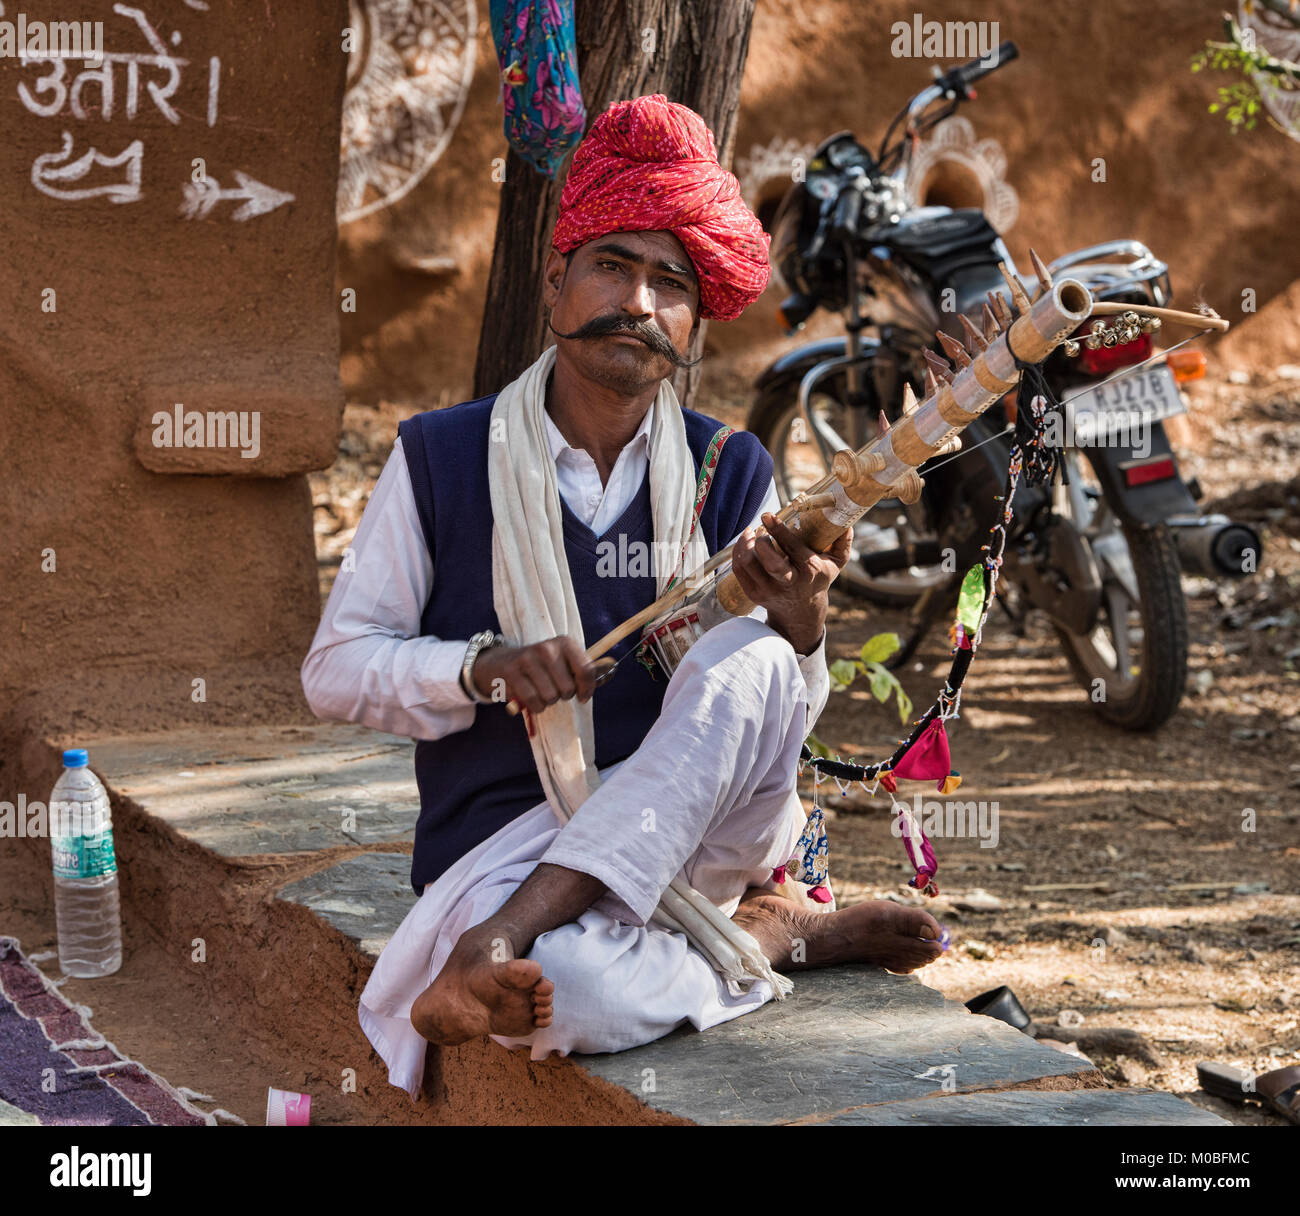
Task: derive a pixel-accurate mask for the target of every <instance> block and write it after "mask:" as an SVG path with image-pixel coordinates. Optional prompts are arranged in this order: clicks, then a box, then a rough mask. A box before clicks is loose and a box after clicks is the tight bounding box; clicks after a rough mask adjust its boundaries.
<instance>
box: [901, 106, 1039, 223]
mask: <svg viewBox="0 0 1300 1216" xmlns="http://www.w3.org/2000/svg"><path fill="white" fill-rule="evenodd" d="M945 163H946V164H950V165H958V166H960V167H961V168H962V169H964V170H966V172H968V173H970V174H971V175H972V176H973V177H974V178H975V181H976V182H977V183H978V184H979V188H980V191H981V192H982V194H983V196H984V201H983V203H982V204H981V209H982V210H983V212H984V215H985V218H986V219H987V220H988V222H989V223H990V224H991V225H992V226H993V229H994V231H995V232H998V233H1005V232H1009V231H1010V230H1011V228H1012V226H1013V225H1014V224H1015V222H1016V220H1017V219H1018V218H1019V216H1020V196H1019V195H1018V194H1017V193H1016V192H1015V189H1014V187H1012V186H1011V185H1010V184H1009V183H1008V182H1007V180H1006V172H1007V154H1006V153H1005V152H1004V151H1003V150H1002V145H1001V144H1000V143H998V141H997V140H996V139H981V140H976V138H975V128H974V126H972V125H971V122H970V119H968V118H963V117H962V116H961V115H960V114H957V115H954V116H953V117H952V118H945V119H944V120H943V122H941V123H940V124H939V125H938V126H937V127H935V129H934V135H933V136H932V137H931V138H930V139H923V140H922V141H921V142H920V143H919V144H918V145H917V147H916V151H915V152H913V153H912V164H911V167H910V168H909V169H908V173H907V183H906V187H905V189H906V191H907V197H908V198H909V199H910V200H911V201H912V202H914V203H921V202H924V201H925V200H924V199H923V198H922V197H921V192H922V191H923V190H924V188H925V182H926V178H927V177H929V176H930V174H931V172H932V171H933V170H934V169H936V168H938V167H940V166H942V165H944V164H945Z"/></svg>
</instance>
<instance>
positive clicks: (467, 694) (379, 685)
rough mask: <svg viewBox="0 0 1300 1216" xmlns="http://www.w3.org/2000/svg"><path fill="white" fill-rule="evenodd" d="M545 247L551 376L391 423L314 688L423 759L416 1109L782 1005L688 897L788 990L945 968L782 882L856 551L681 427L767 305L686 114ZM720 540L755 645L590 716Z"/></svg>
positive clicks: (900, 911) (642, 103)
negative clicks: (688, 1026) (503, 1065)
mask: <svg viewBox="0 0 1300 1216" xmlns="http://www.w3.org/2000/svg"><path fill="white" fill-rule="evenodd" d="M553 245H554V248H553V250H552V251H551V253H550V255H549V256H548V259H547V262H546V265H545V268H544V281H543V299H544V303H545V304H546V306H547V308H548V310H549V313H550V326H551V329H552V331H553V332H554V333H555V335H556V344H555V346H553V347H550V348H548V350H547V351H546V352H544V353H543V355H542V356H541V358H539V359H538V360H537V362H536V363H534V364H533V366H532V367H530V368H529V369H528V370H527V371H525V372H524V374H523V375H522V376H520V377H519V379H517V380H516V381H514V382H513V383H511V384H510V385H508V386H507V387H506V388H504V389H503V390H501V392H500V393H499V394H495V395H494V396H492V397H488V398H484V399H482V400H480V401H474V402H467V403H465V404H463V405H459V406H455V407H452V408H451V409H447V410H441V411H435V412H432V413H427V414H421V415H418V416H416V417H415V418H412V419H409V420H408V421H407V422H405V423H403V424H402V427H401V428H400V431H399V438H398V441H397V443H396V444H395V445H394V451H393V455H392V457H391V458H390V460H389V462H388V465H387V466H386V468H385V469H384V472H383V474H382V475H381V477H380V479H379V482H378V484H377V485H376V487H375V491H374V494H373V495H372V497H371V500H370V503H369V505H368V506H367V508H366V511H365V513H364V515H363V517H362V520H361V523H360V525H359V527H358V529H357V535H356V538H355V540H354V542H353V545H352V551H353V554H354V556H355V558H356V562H355V568H354V569H352V570H348V571H342V572H340V574H339V576H338V580H337V581H336V583H335V586H334V589H333V591H332V592H331V595H330V600H329V604H328V605H327V607H326V611H325V615H324V618H323V620H322V621H321V625H320V628H319V630H318V631H317V635H316V638H315V641H314V642H313V645H312V649H311V652H310V653H309V654H308V656H307V658H306V660H305V662H304V664H303V685H304V689H305V691H306V693H307V697H308V700H309V702H310V704H311V705H312V708H313V709H314V710H315V712H316V713H317V714H319V715H320V716H322V717H327V718H335V719H344V720H350V721H358V722H363V723H365V724H367V725H369V726H373V727H375V728H377V729H381V730H388V731H393V732H397V733H402V734H407V735H410V736H412V737H415V738H416V739H418V740H420V742H419V743H418V744H417V748H416V776H417V781H418V784H419V787H420V799H421V811H420V818H419V822H418V824H417V827H416V838H415V851H414V858H413V865H412V882H413V885H414V887H415V889H416V891H417V893H419V894H420V898H419V900H418V901H417V902H416V904H415V906H414V908H412V910H411V912H410V913H409V914H408V916H407V917H406V919H405V920H404V921H403V923H402V925H401V926H400V927H399V929H398V931H397V932H396V934H395V935H394V936H393V938H392V940H391V941H390V942H389V943H388V945H387V946H386V947H385V949H384V951H383V954H382V955H381V957H380V959H379V962H378V964H377V965H376V967H375V971H374V974H373V975H372V977H371V979H370V982H369V984H368V985H367V987H366V990H365V992H364V994H363V996H362V1001H361V1010H360V1017H361V1023H362V1026H363V1028H364V1029H365V1031H366V1034H367V1035H368V1037H369V1038H370V1040H371V1042H372V1043H373V1044H374V1046H375V1048H376V1050H377V1051H378V1052H379V1054H380V1055H381V1056H382V1057H383V1058H384V1060H385V1062H386V1063H387V1065H388V1067H389V1076H390V1079H391V1080H392V1081H393V1083H394V1084H396V1085H400V1086H402V1087H403V1088H404V1089H407V1090H408V1091H409V1092H411V1093H412V1094H414V1093H416V1092H417V1091H418V1089H419V1087H420V1081H421V1076H422V1073H423V1064H424V1054H425V1049H426V1045H427V1043H428V1042H434V1043H439V1044H454V1043H460V1042H464V1041H466V1040H468V1039H472V1038H476V1037H479V1036H483V1035H491V1036H493V1037H494V1038H496V1039H497V1041H499V1042H501V1043H503V1044H505V1045H507V1046H512V1047H513V1046H529V1047H530V1048H531V1050H532V1054H533V1056H534V1058H539V1059H540V1058H543V1057H545V1056H546V1055H548V1054H549V1053H551V1052H559V1053H561V1054H563V1053H567V1052H570V1051H577V1052H599V1051H617V1050H622V1049H624V1048H628V1047H632V1046H636V1045H638V1044H641V1043H645V1042H648V1041H650V1040H652V1039H654V1038H657V1037H659V1036H660V1035H663V1034H665V1033H667V1032H668V1031H669V1030H671V1029H672V1028H673V1027H675V1026H678V1025H681V1024H682V1023H684V1022H687V1021H689V1022H691V1023H692V1024H694V1025H695V1026H696V1027H698V1028H700V1029H703V1028H705V1027H707V1026H711V1025H715V1024H717V1023H718V1022H722V1021H725V1020H727V1019H729V1018H733V1017H736V1016H738V1015H740V1014H743V1013H745V1012H747V1011H749V1010H751V1009H754V1008H757V1007H758V1006H759V1005H761V1004H763V1003H764V1002H765V1001H767V1000H769V999H771V997H772V995H773V987H772V983H771V982H769V980H767V979H761V978H760V979H753V980H752V981H749V982H740V981H738V980H737V978H736V977H735V976H734V975H728V976H724V975H722V974H719V971H718V970H717V968H716V967H715V961H711V960H710V958H708V957H706V955H705V954H704V953H702V952H701V951H700V950H698V949H696V948H695V946H694V945H693V944H692V942H691V941H690V940H688V938H687V936H686V935H684V934H683V933H680V932H674V931H671V930H670V929H668V928H665V927H662V925H661V924H660V923H659V920H660V919H661V917H657V916H656V908H657V906H658V905H659V903H660V900H661V898H663V897H664V894H665V891H666V889H667V888H668V886H669V884H670V883H674V880H679V881H682V880H684V882H685V883H687V884H689V887H690V888H693V889H694V891H695V892H698V893H699V896H700V897H702V898H703V899H704V900H706V901H708V903H710V904H712V905H714V906H715V907H716V908H717V909H718V910H720V911H721V913H723V914H724V915H725V916H727V917H730V918H731V919H732V922H733V924H734V925H735V926H738V927H741V928H743V929H744V930H746V931H747V932H748V934H749V935H750V936H751V937H752V938H753V939H754V940H755V941H756V942H757V944H758V947H759V948H760V949H761V950H762V952H763V953H764V954H765V955H766V956H767V959H768V960H769V961H770V962H771V964H772V966H773V967H774V968H775V969H776V970H777V971H780V970H782V969H799V968H803V967H817V966H826V965H829V964H833V963H838V962H845V961H852V960H860V961H867V962H876V963H879V964H881V965H883V966H885V967H888V968H890V969H891V970H895V971H910V970H913V969H915V968H917V967H920V966H922V965H924V964H925V963H928V962H930V961H932V960H933V959H935V958H936V957H938V955H939V953H940V949H939V946H938V944H937V941H936V940H935V939H937V938H938V936H939V926H938V925H937V923H936V922H935V921H934V919H933V918H932V917H930V916H929V915H928V914H927V913H925V912H922V911H920V910H917V909H907V908H902V907H898V906H897V905H894V904H891V903H885V902H877V903H865V904H861V905H857V906H855V907H851V908H846V909H840V910H828V908H833V905H825V904H818V903H815V902H813V901H812V900H810V899H809V898H808V897H807V894H806V890H805V889H804V888H802V887H801V886H800V884H797V883H795V881H794V880H793V879H787V880H785V881H784V882H782V881H780V875H781V874H782V873H783V870H784V867H785V866H786V865H787V863H790V862H791V861H797V860H798V856H797V853H798V845H799V841H800V837H801V835H802V834H803V831H804V827H805V816H804V812H803V808H802V805H801V803H800V800H799V797H798V795H797V793H796V788H795V781H796V773H797V764H798V756H799V749H800V745H801V743H802V741H803V738H804V736H805V735H806V733H807V731H808V729H809V728H810V726H811V724H812V722H813V721H815V719H816V717H817V715H818V714H819V713H820V711H821V709H822V707H823V706H824V704H825V701H826V696H827V692H828V689H829V678H828V675H827V671H826V660H825V650H824V646H825V620H826V613H827V596H828V589H829V587H830V584H831V581H832V580H833V578H834V577H835V576H836V574H837V573H838V572H839V570H840V569H841V568H842V567H843V565H844V563H845V562H846V561H847V559H848V555H849V545H850V533H849V532H848V531H846V532H845V533H844V534H843V535H842V536H841V537H840V538H839V540H838V542H837V543H836V545H835V546H834V547H833V548H832V549H831V551H830V552H829V553H826V554H817V553H814V552H812V551H811V550H810V549H809V548H808V547H807V546H806V545H804V544H803V543H802V542H801V541H800V539H799V535H798V533H796V532H793V531H791V530H790V529H789V528H787V527H785V526H784V525H782V524H781V523H780V522H779V521H778V520H777V519H776V518H775V516H774V515H773V514H772V512H773V511H774V510H775V509H776V508H777V506H778V500H777V496H776V491H775V486H774V484H773V482H772V462H771V458H770V457H769V456H768V455H767V453H766V452H765V451H764V450H763V448H762V447H761V445H760V444H759V443H758V442H757V441H756V440H755V439H754V438H753V437H752V436H751V435H748V434H746V433H737V434H729V433H728V432H727V430H726V428H720V427H719V424H718V423H717V422H716V421H714V420H713V419H709V418H706V417H705V416H704V415H701V414H698V413H695V412H694V411H690V410H684V409H682V408H681V407H680V406H679V405H678V404H677V401H676V397H675V395H674V394H673V391H672V388H671V385H670V384H669V382H668V380H667V377H669V376H670V375H671V374H672V372H673V370H674V369H675V368H676V367H679V366H682V365H683V364H684V363H685V362H686V356H685V352H686V351H687V350H688V349H689V348H690V344H691V340H692V337H693V335H694V333H695V331H696V326H697V324H698V321H699V319H700V318H701V317H714V318H718V319H721V320H728V319H731V318H733V317H735V316H738V315H739V314H740V313H741V312H742V311H743V310H744V308H745V307H746V306H747V305H748V304H749V303H750V302H752V300H753V299H754V298H756V297H757V295H758V294H759V293H760V292H761V291H762V289H763V287H764V286H765V285H766V282H767V278H768V273H769V271H768V265H767V238H766V236H765V235H764V234H763V232H762V230H761V228H760V226H759V224H758V221H757V220H756V218H755V217H754V216H753V214H752V213H751V212H750V211H749V210H748V208H746V207H745V205H744V203H743V202H742V201H741V199H740V197H739V187H738V184H737V183H736V180H735V178H734V177H733V176H732V175H731V174H729V173H727V172H726V171H724V170H723V169H721V168H720V166H719V165H718V164H717V158H716V153H715V150H714V145H713V139H712V136H711V134H710V133H709V131H708V129H707V128H706V127H705V126H704V124H703V122H702V120H701V119H700V118H699V116H698V115H696V114H694V113H693V112H692V111H690V110H688V109H686V108H685V107H683V106H678V105H674V104H672V103H669V102H667V101H666V99H665V98H663V97H662V96H660V95H655V96H653V97H642V98H637V99H635V100H634V101H629V102H620V103H616V104H615V105H613V106H611V107H610V109H609V110H608V111H607V112H606V113H605V114H603V115H601V116H600V118H598V119H597V120H596V122H595V123H594V124H593V126H592V128H591V131H590V132H589V134H588V135H587V137H586V139H584V141H583V143H582V144H581V145H580V147H579V149H578V150H577V152H576V153H575V155H574V160H573V163H572V166H571V168H570V171H569V176H568V178H567V181H566V184H565V188H564V193H563V196H562V200H561V208H560V217H559V220H558V222H557V225H556V230H555V234H554V238H553ZM759 523H762V525H763V526H764V528H765V533H764V534H762V535H758V534H756V531H755V529H756V527H757V525H758V524H759ZM733 538H734V539H735V540H736V545H735V552H734V555H733V559H732V561H733V565H732V568H733V571H734V573H735V576H736V578H737V580H738V582H739V584H740V586H741V589H742V590H743V591H744V592H745V593H746V595H748V596H749V598H750V599H751V600H752V601H753V602H754V603H755V604H756V605H757V606H758V607H757V608H756V609H755V611H754V612H753V614H751V615H750V616H747V617H737V618H732V619H729V620H727V621H725V622H724V623H722V624H720V625H717V626H715V627H714V628H713V629H711V630H709V631H708V632H707V633H705V634H704V635H703V636H702V637H700V638H699V640H697V641H696V642H695V643H694V644H693V645H691V646H690V648H689V649H688V650H687V651H686V652H685V654H684V656H682V658H681V660H680V663H679V664H678V666H677V668H676V670H675V671H674V672H673V673H672V676H671V679H668V680H666V681H665V680H664V679H662V678H661V679H659V680H655V679H654V678H652V676H651V674H650V673H649V671H648V670H647V669H646V668H645V667H643V666H641V665H640V664H638V663H637V662H636V661H635V660H633V659H629V660H628V661H627V662H623V663H620V664H619V666H618V667H617V668H616V670H615V672H614V675H613V677H612V678H611V679H609V680H608V681H607V682H605V683H602V684H601V685H600V687H596V683H595V670H594V668H593V665H592V663H591V662H590V661H588V659H587V657H586V654H585V651H584V647H585V646H586V645H589V644H590V643H591V642H592V641H594V640H595V639H596V638H599V637H601V636H603V635H604V634H605V633H607V632H608V631H609V630H611V629H612V628H614V627H615V626H616V625H618V624H620V623H621V622H623V621H624V620H626V619H628V618H630V617H632V616H633V615H635V614H636V613H637V612H638V611H640V610H642V609H644V608H645V607H646V606H647V605H649V604H650V603H652V602H653V601H654V600H655V599H656V598H657V597H658V595H659V594H661V593H662V592H663V590H664V589H665V587H666V585H667V584H668V583H669V582H670V581H671V580H672V579H673V578H674V577H675V576H680V575H682V574H687V573H689V572H690V571H692V570H694V569H695V568H697V567H698V566H699V565H700V564H701V563H702V562H703V561H705V560H706V559H707V557H708V556H709V555H710V554H713V553H716V552H717V551H718V550H719V549H721V548H723V547H725V545H726V544H728V543H729V542H730V541H731V540H732V539H733ZM647 555H649V557H648V558H647ZM498 630H500V631H501V633H498V632H497V631H498ZM503 635H504V636H503ZM467 638H468V639H469V641H466V640H465V639H467ZM452 639H460V640H452ZM636 644H637V638H636V637H631V638H628V639H626V640H625V641H624V642H621V643H620V644H619V645H618V646H616V647H615V648H614V649H613V650H612V651H611V652H610V653H611V655H612V657H614V658H615V659H620V658H623V657H625V656H627V654H628V652H629V650H631V649H632V648H634V647H635V646H636ZM507 702H513V703H514V704H515V705H516V706H518V707H521V708H522V709H523V713H522V714H521V715H519V716H512V715H511V714H510V713H508V712H507V707H506V703H507ZM677 885H678V883H674V888H675V889H676V886H677ZM768 974H769V975H770V972H769V973H768Z"/></svg>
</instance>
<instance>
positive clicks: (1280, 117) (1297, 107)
mask: <svg viewBox="0 0 1300 1216" xmlns="http://www.w3.org/2000/svg"><path fill="white" fill-rule="evenodd" d="M1237 24H1238V25H1239V26H1241V28H1242V30H1243V31H1244V30H1250V31H1252V32H1253V33H1254V35H1255V45H1256V46H1257V47H1259V49H1260V50H1262V51H1266V52H1267V53H1268V54H1270V55H1272V56H1273V57H1274V58H1276V59H1284V60H1286V61H1287V62H1288V63H1300V29H1296V27H1295V26H1294V25H1291V24H1290V23H1289V22H1287V21H1284V20H1283V19H1282V18H1281V17H1279V16H1277V15H1276V14H1274V13H1270V12H1269V11H1268V10H1267V9H1266V8H1265V7H1264V6H1263V5H1262V4H1254V5H1251V6H1250V9H1249V11H1248V10H1247V6H1246V5H1245V4H1244V3H1239V4H1238V6H1237ZM1251 79H1252V80H1253V81H1254V82H1255V85H1256V87H1257V88H1258V89H1259V95H1260V97H1261V98H1262V99H1263V102H1264V108H1265V109H1266V110H1268V112H1269V113H1270V114H1271V115H1272V116H1273V118H1274V119H1275V120H1276V121H1277V124H1278V126H1280V127H1281V128H1282V129H1283V130H1284V131H1285V132H1286V133H1287V134H1288V135H1289V136H1290V137H1291V138H1292V139H1294V140H1298V141H1300V89H1284V88H1280V87H1279V86H1278V84H1277V81H1276V80H1275V79H1274V78H1273V77H1272V76H1270V75H1269V74H1268V73H1267V72H1253V73H1251Z"/></svg>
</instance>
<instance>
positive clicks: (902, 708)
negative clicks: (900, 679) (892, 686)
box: [898, 684, 912, 723]
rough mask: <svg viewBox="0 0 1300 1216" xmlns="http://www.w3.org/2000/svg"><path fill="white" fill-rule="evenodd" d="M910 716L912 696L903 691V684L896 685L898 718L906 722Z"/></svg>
mask: <svg viewBox="0 0 1300 1216" xmlns="http://www.w3.org/2000/svg"><path fill="white" fill-rule="evenodd" d="M911 716H912V698H911V697H909V696H908V695H907V693H905V692H904V691H903V686H902V685H901V684H900V685H899V686H898V720H899V721H900V722H904V723H905V722H906V721H907V720H908V718H910V717H911Z"/></svg>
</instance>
